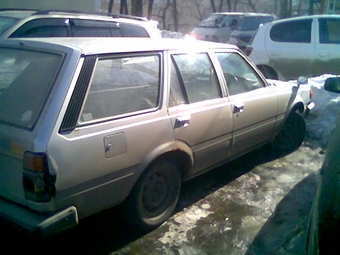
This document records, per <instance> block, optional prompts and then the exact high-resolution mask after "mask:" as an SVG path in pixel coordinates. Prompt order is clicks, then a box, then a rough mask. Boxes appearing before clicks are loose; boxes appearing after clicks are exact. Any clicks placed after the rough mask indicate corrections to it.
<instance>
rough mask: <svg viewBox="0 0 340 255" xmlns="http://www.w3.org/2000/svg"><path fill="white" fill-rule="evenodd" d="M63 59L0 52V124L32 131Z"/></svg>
mask: <svg viewBox="0 0 340 255" xmlns="http://www.w3.org/2000/svg"><path fill="white" fill-rule="evenodd" d="M62 58H63V56H62V55H59V54H52V53H47V52H38V51H30V50H19V49H9V48H1V49H0V70H1V79H0V121H1V122H5V123H10V124H12V125H16V126H20V127H23V128H28V129H30V128H32V126H33V125H34V123H35V121H36V119H37V118H38V115H39V113H40V110H41V109H42V107H43V104H44V102H45V101H46V99H47V96H48V94H49V91H50V90H51V88H52V84H53V81H54V78H55V77H56V74H57V72H58V70H59V67H60V64H61V61H62Z"/></svg>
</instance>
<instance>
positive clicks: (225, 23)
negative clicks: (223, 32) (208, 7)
mask: <svg viewBox="0 0 340 255" xmlns="http://www.w3.org/2000/svg"><path fill="white" fill-rule="evenodd" d="M239 17H240V16H239V15H223V14H213V15H210V16H209V17H208V18H206V19H204V20H202V21H201V22H200V23H199V24H198V26H199V27H217V28H220V27H230V26H231V25H232V23H233V20H238V19H239Z"/></svg>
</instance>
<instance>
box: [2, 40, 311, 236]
mask: <svg viewBox="0 0 340 255" xmlns="http://www.w3.org/2000/svg"><path fill="white" fill-rule="evenodd" d="M0 66H1V70H2V71H1V74H0V75H1V79H0V217H1V219H3V220H5V221H9V222H11V223H13V224H16V225H17V226H19V228H23V229H24V230H25V231H27V230H28V231H29V232H33V233H35V234H39V235H41V236H48V235H51V234H54V233H57V232H60V231H62V230H65V229H68V228H71V227H73V226H75V225H77V224H78V219H82V218H84V217H86V216H88V215H91V214H94V213H96V212H99V211H102V210H104V209H106V208H109V207H112V206H115V205H118V204H121V203H122V208H125V214H124V215H125V217H127V218H128V221H129V222H130V223H131V224H136V225H138V226H140V227H142V228H148V229H150V228H155V227H157V226H159V225H160V224H162V223H163V222H164V221H165V220H166V219H167V218H168V217H169V216H170V215H171V214H172V212H173V210H174V208H175V205H176V203H177V200H178V197H179V194H180V187H181V183H182V182H183V181H186V180H188V179H190V178H193V177H195V176H197V175H199V174H202V173H203V172H205V171H208V170H210V169H212V168H214V167H216V166H218V165H220V164H223V163H225V162H227V161H230V160H232V159H234V158H236V157H239V156H240V155H242V154H244V153H247V152H249V151H251V150H253V149H254V148H257V147H259V146H262V145H263V144H266V143H270V144H271V145H272V146H273V149H277V150H294V149H296V148H297V147H298V146H300V144H301V143H302V141H303V139H304V135H305V122H304V119H303V118H302V116H301V115H300V114H302V112H303V111H304V105H303V100H302V99H301V97H300V96H299V94H298V93H297V90H298V87H299V86H298V85H296V84H293V83H287V82H282V81H277V82H274V81H270V82H267V81H266V80H265V78H264V77H263V75H262V74H261V72H260V71H258V70H257V69H256V67H255V66H254V64H253V63H252V62H250V61H249V59H248V58H247V57H246V56H245V55H244V54H243V53H242V52H241V51H240V50H239V49H238V48H237V47H236V46H233V45H227V44H216V43H211V42H210V43H209V42H196V43H195V44H192V43H188V42H187V41H186V40H176V39H158V40H156V39H150V38H86V39H85V38H34V39H11V40H2V41H0ZM33 99H34V100H33Z"/></svg>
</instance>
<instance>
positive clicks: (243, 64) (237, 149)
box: [216, 51, 277, 156]
mask: <svg viewBox="0 0 340 255" xmlns="http://www.w3.org/2000/svg"><path fill="white" fill-rule="evenodd" d="M216 56H217V58H218V60H219V62H220V64H221V67H222V70H223V74H224V77H225V80H226V83H227V86H228V93H229V98H230V103H231V106H232V111H233V112H232V117H233V148H232V151H231V156H236V155H239V154H241V153H244V152H246V151H249V150H250V149H252V148H254V147H256V146H258V145H260V144H262V143H264V142H266V141H268V140H269V139H270V137H271V135H272V133H273V130H274V127H275V124H276V118H277V97H276V93H275V88H274V87H272V86H269V85H268V84H267V83H266V82H265V81H264V80H263V79H262V78H261V77H260V76H259V75H258V73H257V71H255V70H254V68H253V66H252V65H250V64H249V63H248V62H247V61H246V60H245V58H244V57H242V56H241V55H240V54H239V53H237V52H236V51H235V52H218V53H216Z"/></svg>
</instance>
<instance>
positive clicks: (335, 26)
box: [319, 18, 340, 44]
mask: <svg viewBox="0 0 340 255" xmlns="http://www.w3.org/2000/svg"><path fill="white" fill-rule="evenodd" d="M319 31H320V33H319V36H320V43H325V44H340V19H332V18H327V19H326V18H321V19H319Z"/></svg>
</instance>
